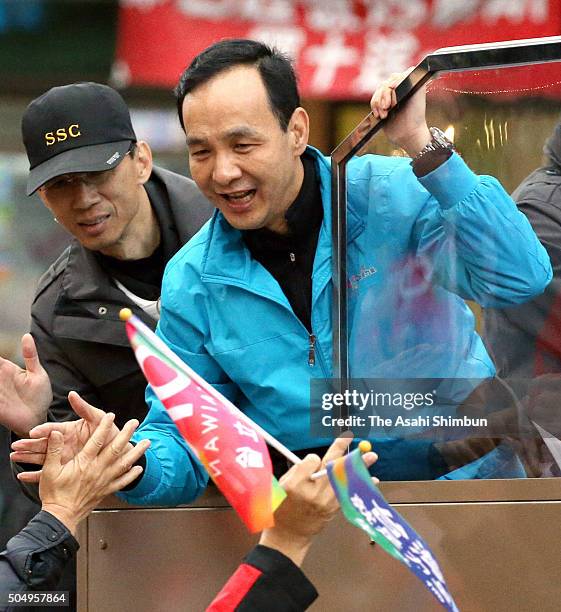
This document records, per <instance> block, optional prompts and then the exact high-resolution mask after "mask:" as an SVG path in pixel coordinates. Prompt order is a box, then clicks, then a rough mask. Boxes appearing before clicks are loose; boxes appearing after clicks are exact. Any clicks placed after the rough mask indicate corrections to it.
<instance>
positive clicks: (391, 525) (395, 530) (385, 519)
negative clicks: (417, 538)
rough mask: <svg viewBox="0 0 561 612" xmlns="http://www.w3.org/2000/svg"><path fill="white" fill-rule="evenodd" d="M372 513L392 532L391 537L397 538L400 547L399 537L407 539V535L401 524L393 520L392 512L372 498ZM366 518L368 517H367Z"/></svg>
mask: <svg viewBox="0 0 561 612" xmlns="http://www.w3.org/2000/svg"><path fill="white" fill-rule="evenodd" d="M371 502H372V514H373V515H374V516H375V518H376V520H377V521H378V522H380V523H382V524H383V525H384V527H385V528H386V529H387V530H388V531H389V532H390V533H391V534H392V537H393V538H397V539H398V541H399V548H400V549H401V541H400V540H401V539H404V540H408V539H409V536H408V535H407V531H405V529H404V527H403V525H400V524H399V523H397V522H395V521H394V520H393V513H392V512H391V510H388V509H387V508H382V507H381V506H379V505H378V504H377V503H376V500H374V499H372V500H371ZM367 520H368V519H367Z"/></svg>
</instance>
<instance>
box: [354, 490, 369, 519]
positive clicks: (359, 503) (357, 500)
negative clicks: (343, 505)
mask: <svg viewBox="0 0 561 612" xmlns="http://www.w3.org/2000/svg"><path fill="white" fill-rule="evenodd" d="M351 503H352V504H353V506H354V507H355V508H356V509H357V510H358V511H359V512H360V513H361V514H362V515H363V516H364V514H365V513H366V504H365V503H364V500H363V499H362V497H360V495H357V494H356V493H355V494H354V495H353V496H352V497H351Z"/></svg>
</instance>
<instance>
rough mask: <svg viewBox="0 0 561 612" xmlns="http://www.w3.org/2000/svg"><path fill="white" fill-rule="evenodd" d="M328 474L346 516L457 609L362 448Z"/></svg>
mask: <svg viewBox="0 0 561 612" xmlns="http://www.w3.org/2000/svg"><path fill="white" fill-rule="evenodd" d="M327 473H328V475H329V480H330V482H331V486H332V487H333V490H334V491H335V494H336V495H337V498H338V500H339V504H340V505H341V510H342V511H343V514H344V515H345V518H346V519H347V520H348V521H349V522H350V523H351V524H352V525H355V526H356V527H360V528H361V529H363V530H364V531H366V533H367V534H368V535H369V536H370V537H371V538H372V539H373V540H374V541H375V542H376V543H377V544H379V545H380V546H381V547H382V548H383V549H384V550H385V551H386V552H388V553H389V554H390V555H392V556H393V557H395V558H396V559H398V560H399V561H401V562H402V563H404V564H405V565H407V567H408V568H409V569H410V570H411V571H412V572H413V573H414V574H415V575H416V576H417V577H418V578H419V579H420V580H422V582H423V583H424V584H425V586H426V587H427V589H428V590H429V591H430V592H431V593H432V594H433V595H434V596H435V597H436V599H437V600H438V601H439V602H440V603H441V604H442V605H443V606H444V608H446V610H449V611H450V612H458V608H457V606H456V604H455V602H454V600H453V599H452V596H451V595H450V592H449V591H448V587H447V586H446V581H445V580H444V576H443V574H442V570H441V569H440V566H439V565H438V562H437V560H436V559H435V557H434V555H433V554H432V552H431V550H430V548H429V547H428V545H427V543H426V542H425V541H424V540H423V538H421V536H420V535H419V534H418V533H417V532H416V531H415V530H414V529H413V527H411V525H409V523H408V522H407V521H406V520H405V519H404V518H403V517H402V516H401V515H400V514H399V512H397V511H396V510H394V509H393V508H392V507H391V506H390V505H389V504H388V502H387V501H386V500H385V499H384V496H383V495H382V494H381V493H380V491H379V489H378V487H376V485H375V484H374V483H373V482H372V478H371V477H370V474H369V472H368V469H367V468H366V466H365V465H364V461H363V460H362V454H361V452H360V450H359V449H358V448H357V449H356V450H354V451H353V452H351V453H348V454H347V455H345V456H344V457H340V458H339V459H336V460H335V461H332V462H330V463H329V464H328V465H327Z"/></svg>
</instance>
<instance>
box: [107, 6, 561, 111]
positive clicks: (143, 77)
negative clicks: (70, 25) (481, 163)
mask: <svg viewBox="0 0 561 612" xmlns="http://www.w3.org/2000/svg"><path fill="white" fill-rule="evenodd" d="M559 33H561V2H558V1H556V0H407V1H403V0H121V13H120V24H119V37H118V45H117V61H116V63H115V71H114V79H115V81H116V82H117V83H119V84H121V85H123V86H128V85H151V86H160V87H166V88H171V87H173V86H174V85H175V84H176V82H177V79H178V77H179V75H180V74H181V72H182V71H183V69H184V68H185V67H186V66H187V65H188V64H189V63H190V62H191V60H192V59H193V57H194V56H195V55H196V54H197V53H199V52H200V51H201V50H202V49H204V48H205V47H207V46H208V45H210V44H212V43H213V42H215V41H217V40H220V39H223V38H255V39H259V40H263V41H264V42H267V43H272V44H275V45H276V46H277V47H279V48H281V49H282V50H284V51H286V52H288V53H289V54H290V55H291V56H292V57H293V58H294V59H295V66H296V69H297V72H298V75H299V79H300V88H301V93H302V95H303V96H304V97H308V98H331V99H365V98H368V97H369V96H370V95H371V93H372V91H373V90H374V88H375V87H376V85H377V84H378V83H380V81H381V80H383V79H384V78H386V77H387V76H388V74H389V73H391V72H396V71H400V70H403V69H405V68H407V67H408V66H412V65H414V64H416V63H418V62H419V60H420V59H422V57H424V56H425V55H427V54H428V53H431V52H432V51H434V50H436V49H438V48H441V47H447V46H453V45H462V44H472V43H481V42H492V41H501V40H515V39H521V38H533V37H542V36H553V35H557V34H559Z"/></svg>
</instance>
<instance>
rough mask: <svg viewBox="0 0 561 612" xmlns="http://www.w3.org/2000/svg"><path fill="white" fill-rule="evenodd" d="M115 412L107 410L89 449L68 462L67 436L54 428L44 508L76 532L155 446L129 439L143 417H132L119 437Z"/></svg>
mask: <svg viewBox="0 0 561 612" xmlns="http://www.w3.org/2000/svg"><path fill="white" fill-rule="evenodd" d="M114 418H115V415H114V414H113V413H109V414H105V415H104V416H103V418H102V419H101V421H100V422H99V424H98V426H97V427H96V428H95V430H94V431H93V432H92V434H91V436H90V437H89V438H88V440H87V441H86V443H85V444H84V446H83V448H82V449H81V450H80V451H79V452H78V453H77V455H76V456H75V457H74V458H72V459H71V460H70V461H68V462H66V463H63V461H62V457H63V455H64V450H65V449H64V446H65V442H64V435H63V434H62V433H60V432H59V431H52V432H51V433H50V435H49V438H48V442H47V449H46V455H45V461H44V465H43V469H42V470H40V471H38V472H36V474H37V475H38V476H39V478H40V480H39V496H40V498H41V502H42V509H43V510H46V511H47V512H50V513H51V514H53V515H54V516H56V517H57V518H58V519H59V520H61V521H62V522H63V523H64V524H65V525H66V526H67V527H68V529H69V530H70V531H72V532H74V531H75V529H76V526H77V524H78V523H79V522H80V521H81V520H82V519H84V518H85V517H86V516H87V515H88V514H89V513H90V512H91V511H92V510H93V509H94V508H95V507H96V506H97V505H98V504H99V502H100V501H101V500H102V499H103V498H104V497H107V495H111V494H112V493H115V492H116V491H118V490H119V489H122V488H123V487H125V486H127V485H128V484H130V483H131V482H133V480H135V479H136V478H137V477H138V476H139V475H140V474H141V473H142V467H141V466H138V465H134V464H135V463H136V462H137V461H138V459H140V457H141V456H142V455H143V454H144V453H145V451H146V449H147V448H148V447H149V446H150V442H149V441H148V440H142V441H140V442H139V443H138V444H137V445H136V446H134V447H132V446H131V445H130V444H129V440H130V438H131V436H132V434H133V433H134V431H135V430H136V428H137V427H138V421H137V420H136V419H133V420H131V421H128V422H127V423H126V424H125V425H124V427H123V429H122V431H121V432H119V433H118V435H117V436H113V435H112V432H113V428H114V427H115V425H114V424H113V420H114Z"/></svg>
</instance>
